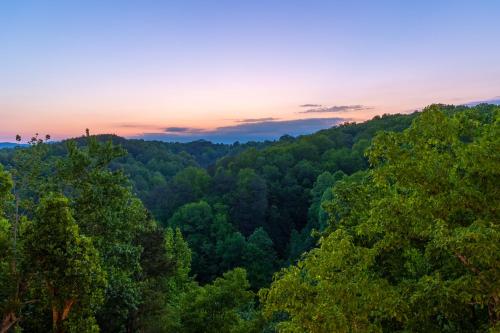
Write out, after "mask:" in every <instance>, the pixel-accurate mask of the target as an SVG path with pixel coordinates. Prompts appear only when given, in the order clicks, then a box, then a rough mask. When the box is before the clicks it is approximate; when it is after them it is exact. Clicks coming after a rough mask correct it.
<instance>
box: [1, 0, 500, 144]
mask: <svg viewBox="0 0 500 333" xmlns="http://www.w3.org/2000/svg"><path fill="white" fill-rule="evenodd" d="M499 18H500V1H493V0H492V1H480V0H479V1H460V0H455V1H451V0H450V1H444V0H443V1H440V0H434V1H349V2H348V1H314V0H310V1H309V0H308V1H304V0H303V1H273V0H267V1H255V0H252V1H235V0H233V1H208V0H205V1H175V2H174V1H147V0H146V1H23V0H19V1H1V2H0V124H1V126H0V141H13V139H14V137H15V135H16V134H17V133H19V134H21V135H23V136H24V137H27V136H31V135H32V134H33V133H35V132H39V133H41V134H45V133H50V134H51V135H52V136H53V137H54V138H55V139H61V138H65V137H71V136H78V135H81V134H82V133H84V131H85V128H89V129H90V131H91V132H92V133H94V134H97V133H115V134H119V135H123V136H127V137H143V138H147V139H160V140H181V141H186V140H191V139H199V138H207V139H211V140H214V141H221V142H231V141H234V140H242V141H245V140H250V139H268V138H271V139H272V138H276V137H279V136H280V135H282V134H286V133H288V134H292V135H297V134H302V133H308V132H312V131H315V130H317V129H320V128H326V127H329V126H332V125H334V124H337V123H339V122H343V121H346V120H355V121H360V120H364V119H368V118H371V117H373V116H374V115H376V114H383V113H396V112H410V111H413V110H415V109H420V108H421V107H423V106H426V105H428V104H431V103H438V102H440V103H449V104H465V103H469V102H474V101H487V100H490V101H496V102H497V103H499V102H500V97H499V96H500V43H499V40H500V19H499Z"/></svg>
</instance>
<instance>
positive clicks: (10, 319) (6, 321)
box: [0, 312, 19, 333]
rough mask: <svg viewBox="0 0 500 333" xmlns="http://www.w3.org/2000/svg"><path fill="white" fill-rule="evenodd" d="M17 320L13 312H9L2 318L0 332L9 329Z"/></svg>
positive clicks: (5, 332) (2, 332) (4, 332)
mask: <svg viewBox="0 0 500 333" xmlns="http://www.w3.org/2000/svg"><path fill="white" fill-rule="evenodd" d="M18 321H19V318H17V317H16V314H15V313H14V312H9V313H7V315H5V317H4V318H3V320H2V326H1V327H0V333H7V332H8V331H9V329H10V328H11V327H12V326H13V325H14V324H15V323H17V322H18Z"/></svg>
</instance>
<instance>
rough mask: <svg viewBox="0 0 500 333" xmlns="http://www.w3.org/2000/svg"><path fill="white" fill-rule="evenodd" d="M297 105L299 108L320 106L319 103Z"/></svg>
mask: <svg viewBox="0 0 500 333" xmlns="http://www.w3.org/2000/svg"><path fill="white" fill-rule="evenodd" d="M299 107H301V108H319V107H322V105H321V104H302V105H299Z"/></svg>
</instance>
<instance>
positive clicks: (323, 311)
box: [261, 106, 500, 332]
mask: <svg viewBox="0 0 500 333" xmlns="http://www.w3.org/2000/svg"><path fill="white" fill-rule="evenodd" d="M499 151H500V108H498V107H497V108H491V107H490V108H472V109H465V110H463V111H462V110H458V111H455V110H453V109H451V110H450V109H447V108H444V107H442V106H431V107H429V108H427V109H426V110H425V111H424V112H423V113H422V114H421V115H420V116H419V117H418V118H416V119H415V121H414V123H413V124H412V126H411V127H410V128H409V129H407V130H405V131H404V132H403V133H382V134H380V135H378V136H377V137H376V139H375V140H374V142H373V145H372V147H371V148H370V150H369V152H368V157H369V160H370V163H371V165H372V166H373V170H372V171H370V172H369V173H367V174H365V175H356V176H353V177H351V180H350V181H341V182H339V183H338V184H337V185H336V186H335V188H334V191H333V199H332V201H331V202H330V203H328V205H327V206H326V207H327V210H328V211H329V213H330V220H331V222H332V224H331V226H330V230H329V234H328V235H326V236H325V237H323V238H322V239H321V240H320V246H319V248H317V249H313V250H312V251H310V252H309V253H308V254H307V255H306V256H305V257H304V259H303V260H302V261H300V262H299V263H298V264H297V265H296V266H292V267H290V268H287V269H284V270H283V271H282V272H281V273H280V274H278V275H277V276H276V280H275V281H274V283H273V284H272V286H271V288H270V289H268V290H263V291H262V292H261V299H262V302H263V303H264V312H265V313H266V315H267V316H272V315H273V314H275V313H285V314H287V316H288V319H286V320H284V321H283V322H282V323H280V324H279V326H278V327H279V329H280V330H281V331H283V332H302V331H307V332H332V331H355V332H365V331H412V332H457V331H486V330H488V328H492V329H493V328H494V327H496V328H497V329H498V326H496V325H497V323H498V318H499V312H500V310H499V292H500V285H499V281H500V270H499V267H500V248H499V244H500V226H499V221H500V216H499V215H498V214H499V211H500V210H499V208H500V202H499V198H500V190H499V188H498V182H499V180H500V178H499V177H500V173H499V168H498V166H499V165H500V155H499V154H498V152H499Z"/></svg>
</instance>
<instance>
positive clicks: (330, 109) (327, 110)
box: [299, 104, 371, 113]
mask: <svg viewBox="0 0 500 333" xmlns="http://www.w3.org/2000/svg"><path fill="white" fill-rule="evenodd" d="M304 105H306V104H304ZM369 109H371V108H370V107H368V106H364V105H359V104H356V105H333V106H329V107H322V106H320V107H317V108H312V109H308V110H305V111H300V112H299V113H336V112H348V111H360V110H369Z"/></svg>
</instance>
